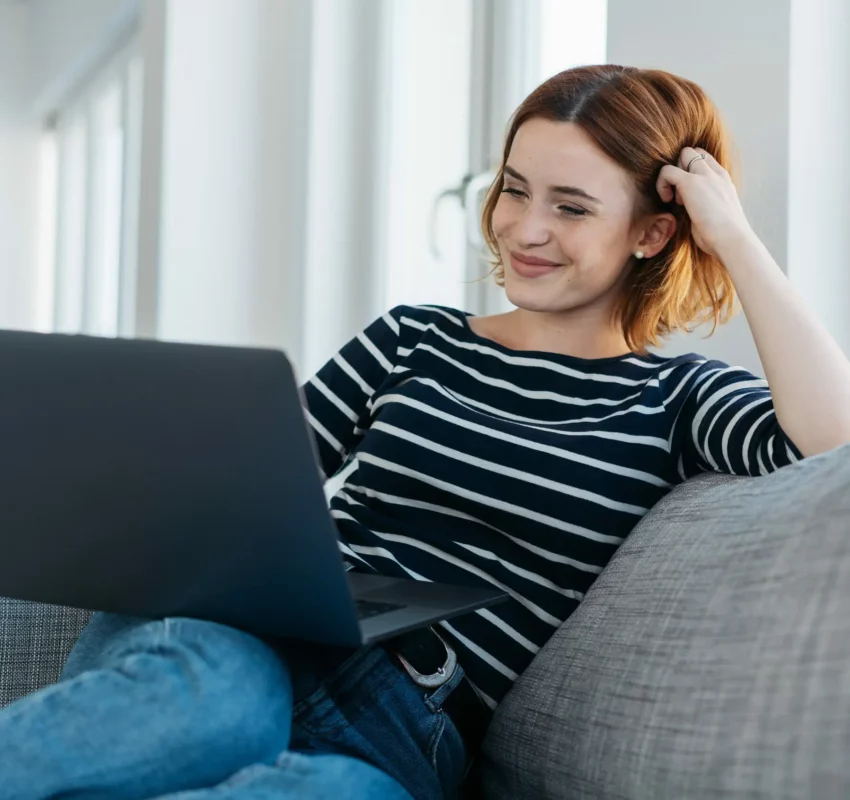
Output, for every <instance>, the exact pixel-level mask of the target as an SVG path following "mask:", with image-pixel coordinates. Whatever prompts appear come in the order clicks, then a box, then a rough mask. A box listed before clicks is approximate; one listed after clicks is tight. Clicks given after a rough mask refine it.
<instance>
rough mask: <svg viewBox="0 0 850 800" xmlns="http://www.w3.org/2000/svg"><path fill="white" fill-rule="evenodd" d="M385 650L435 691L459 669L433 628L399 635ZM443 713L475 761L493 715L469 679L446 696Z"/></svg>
mask: <svg viewBox="0 0 850 800" xmlns="http://www.w3.org/2000/svg"><path fill="white" fill-rule="evenodd" d="M383 647H384V649H386V650H387V651H388V652H389V653H390V654H391V655H393V656H395V658H392V659H391V660H392V662H393V664H395V666H396V667H398V669H399V670H401V671H402V672H404V673H405V674H407V675H409V676H410V678H412V679H413V682H414V683H416V684H417V685H418V686H422V687H423V688H425V689H429V690H431V691H434V690H436V689H437V688H439V687H440V686H442V685H443V684H444V683H446V682H448V681H449V680H450V679H451V677H452V675H453V674H454V671H455V669H457V656H456V655H455V652H454V650H453V649H452V648H451V647H450V646H449V645H448V644H447V643H446V642H444V641H443V639H442V637H440V636H439V635H438V634H437V633H436V632H435V631H434V630H432V629H431V628H423V629H421V630H417V631H411V632H410V633H403V634H401V635H400V636H395V637H393V638H392V639H389V640H388V641H386V642H384V643H383ZM442 711H443V712H444V713H446V714H448V715H449V718H450V719H451V721H452V722H453V723H454V726H455V728H457V731H458V733H459V734H460V736H461V738H462V739H463V743H464V746H465V747H466V752H467V757H468V758H472V756H474V755H475V754H476V753H477V752H478V748H479V746H480V745H481V741H482V739H483V738H484V734H485V732H486V731H487V726H488V725H489V724H490V716H491V714H490V710H489V709H488V708H487V706H485V705H484V703H483V702H482V701H481V698H480V697H479V696H478V694H477V693H476V691H475V689H473V688H472V684H471V683H470V682H469V681H468V680H467V679H466V678H465V677H464V678H462V679H461V681H460V683H458V685H457V686H456V687H455V688H454V689H453V690H452V691H451V692H450V693H449V695H448V696H447V697H446V699H445V701H444V702H443V704H442Z"/></svg>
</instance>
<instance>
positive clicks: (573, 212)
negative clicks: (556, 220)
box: [558, 206, 587, 217]
mask: <svg viewBox="0 0 850 800" xmlns="http://www.w3.org/2000/svg"><path fill="white" fill-rule="evenodd" d="M558 211H560V212H561V213H562V214H566V215H567V216H568V217H586V216H587V211H586V210H585V209H584V208H575V207H574V206H558Z"/></svg>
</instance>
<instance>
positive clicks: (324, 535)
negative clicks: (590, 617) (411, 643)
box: [0, 331, 506, 647]
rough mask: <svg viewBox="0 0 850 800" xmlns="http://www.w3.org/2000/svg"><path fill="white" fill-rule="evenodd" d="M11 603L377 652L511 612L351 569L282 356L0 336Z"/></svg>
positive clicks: (2, 482)
mask: <svg viewBox="0 0 850 800" xmlns="http://www.w3.org/2000/svg"><path fill="white" fill-rule="evenodd" d="M0 376H2V381H0V553H2V557H0V595H2V596H6V597H15V598H20V599H24V600H34V601H39V602H43V603H55V604H60V605H68V606H75V607H78V608H86V609H94V610H103V611H113V612H120V613H127V614H133V615H137V616H144V617H164V616H189V617H197V618H201V619H208V620H213V621H216V622H221V623H225V624H228V625H232V626H235V627H239V628H243V629H245V630H249V631H252V632H255V633H257V634H260V635H270V636H275V637H277V636H279V637H286V638H294V639H302V640H307V641H313V642H318V643H323V644H331V645H340V646H352V647H355V646H359V645H362V644H366V643H371V642H376V641H379V640H381V639H385V638H388V637H392V636H395V635H397V634H400V633H404V632H406V631H409V630H413V629H415V628H419V627H422V626H425V625H427V624H429V623H433V622H437V621H440V620H446V619H450V618H452V617H455V616H458V615H460V614H467V613H469V612H471V611H473V610H475V609H479V608H483V607H485V606H490V605H492V604H494V603H498V602H500V601H502V600H505V599H506V595H505V594H504V593H503V592H501V591H499V590H497V589H494V588H491V587H487V586H450V585H440V584H436V583H431V582H425V581H413V580H405V579H397V578H388V577H383V576H380V575H374V574H360V573H352V572H346V569H345V563H344V561H343V557H342V553H341V552H340V549H339V547H338V534H337V530H336V526H335V524H334V521H333V519H332V517H331V515H330V512H329V510H328V507H327V503H326V500H325V496H324V491H323V485H322V480H321V477H320V473H319V468H318V464H317V462H316V456H315V449H314V442H313V439H312V435H311V433H310V432H309V431H308V429H307V424H306V421H305V418H304V413H303V410H302V406H301V397H300V392H299V389H298V385H297V383H296V380H295V376H294V374H293V370H292V367H291V365H290V363H289V361H288V360H287V358H286V356H285V355H284V353H282V352H280V351H277V350H270V349H255V348H241V347H220V346H210V345H192V344H176V343H165V342H158V341H150V340H139V339H107V338H99V337H91V336H79V335H63V334H38V333H24V332H17V331H0Z"/></svg>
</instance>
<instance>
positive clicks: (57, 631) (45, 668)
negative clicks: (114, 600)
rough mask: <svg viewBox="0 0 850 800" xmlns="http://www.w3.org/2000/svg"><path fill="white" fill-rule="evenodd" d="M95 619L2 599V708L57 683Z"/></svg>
mask: <svg viewBox="0 0 850 800" xmlns="http://www.w3.org/2000/svg"><path fill="white" fill-rule="evenodd" d="M90 616H91V612H90V611H82V610H80V609H77V608H64V607H62V606H53V605H44V604H42V603H31V602H28V601H24V600H12V599H10V598H6V597H0V708H2V707H3V706H5V705H8V704H9V703H11V702H13V701H15V700H17V699H18V698H20V697H23V696H24V695H26V694H29V693H30V692H34V691H35V690H36V689H40V688H41V687H42V686H46V685H48V684H50V683H54V682H55V681H56V680H58V678H59V673H60V672H61V670H62V666H63V665H64V663H65V659H66V658H67V657H68V653H69V652H70V651H71V648H72V647H73V645H74V642H75V641H76V640H77V637H78V636H79V635H80V632H81V631H82V629H83V628H84V627H85V625H86V623H87V622H88V620H89V617H90Z"/></svg>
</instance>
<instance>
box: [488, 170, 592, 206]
mask: <svg viewBox="0 0 850 800" xmlns="http://www.w3.org/2000/svg"><path fill="white" fill-rule="evenodd" d="M504 172H505V174H506V175H510V176H511V177H512V178H516V179H517V180H518V181H521V182H522V183H524V184H525V185H526V186H527V185H528V181H527V180H526V179H525V178H524V177H523V176H522V175H520V174H519V173H518V172H517V171H516V170H515V169H514V168H513V167H509V166H507V165H506V166H505V169H504ZM549 191H550V192H552V193H553V194H566V195H571V196H572V197H581V198H583V199H584V200H590V202H591V203H599V204H600V205H602V201H601V200H599V199H598V198H596V197H594V196H593V195H592V194H588V193H587V192H586V191H585V190H584V189H579V188H578V186H550V187H549Z"/></svg>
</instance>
